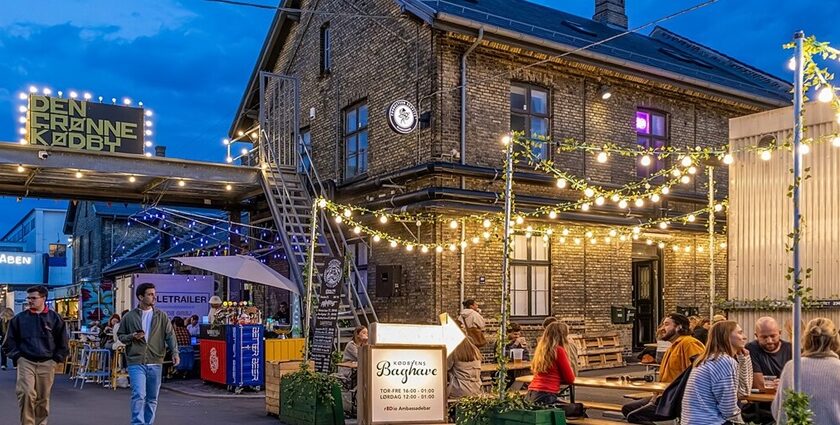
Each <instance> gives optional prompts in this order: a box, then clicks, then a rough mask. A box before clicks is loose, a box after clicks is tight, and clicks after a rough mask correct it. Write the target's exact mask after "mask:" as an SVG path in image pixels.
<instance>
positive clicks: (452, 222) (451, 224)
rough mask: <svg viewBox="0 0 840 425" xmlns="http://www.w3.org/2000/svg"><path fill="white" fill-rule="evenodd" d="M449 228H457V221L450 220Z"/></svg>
mask: <svg viewBox="0 0 840 425" xmlns="http://www.w3.org/2000/svg"><path fill="white" fill-rule="evenodd" d="M449 227H450V228H451V229H457V228H458V220H452V221H450V222H449Z"/></svg>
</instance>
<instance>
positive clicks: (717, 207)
mask: <svg viewBox="0 0 840 425" xmlns="http://www.w3.org/2000/svg"><path fill="white" fill-rule="evenodd" d="M714 208H715V211H716V212H721V211H723V205H722V204H715V207H714Z"/></svg>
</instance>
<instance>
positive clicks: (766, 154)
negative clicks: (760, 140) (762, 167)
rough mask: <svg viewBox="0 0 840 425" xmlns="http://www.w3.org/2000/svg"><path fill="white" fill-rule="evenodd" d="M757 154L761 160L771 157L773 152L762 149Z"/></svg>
mask: <svg viewBox="0 0 840 425" xmlns="http://www.w3.org/2000/svg"><path fill="white" fill-rule="evenodd" d="M759 156H760V158H761V160H762V161H769V160H770V159H771V158H773V153H772V152H770V149H764V150H762V151H761V153H760V154H759Z"/></svg>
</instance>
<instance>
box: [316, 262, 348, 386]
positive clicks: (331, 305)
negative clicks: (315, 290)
mask: <svg viewBox="0 0 840 425" xmlns="http://www.w3.org/2000/svg"><path fill="white" fill-rule="evenodd" d="M343 277H344V262H343V261H342V260H341V259H339V258H330V259H329V260H327V262H326V263H325V265H324V270H323V272H322V273H321V291H320V293H319V296H318V305H317V306H316V309H315V333H314V336H313V339H312V359H313V360H314V361H315V370H316V371H318V372H324V373H329V372H330V356H331V355H332V352H333V349H334V347H335V344H334V343H335V329H336V324H337V322H338V306H339V304H340V303H341V282H342V281H343Z"/></svg>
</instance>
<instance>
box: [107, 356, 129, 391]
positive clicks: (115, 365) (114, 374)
mask: <svg viewBox="0 0 840 425" xmlns="http://www.w3.org/2000/svg"><path fill="white" fill-rule="evenodd" d="M124 357H125V347H119V348H117V349H116V350H115V351H114V360H113V361H112V362H111V365H112V366H111V389H113V390H114V391H116V390H117V379H119V378H128V371H127V370H126V369H125V365H124V364H123V360H124Z"/></svg>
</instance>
